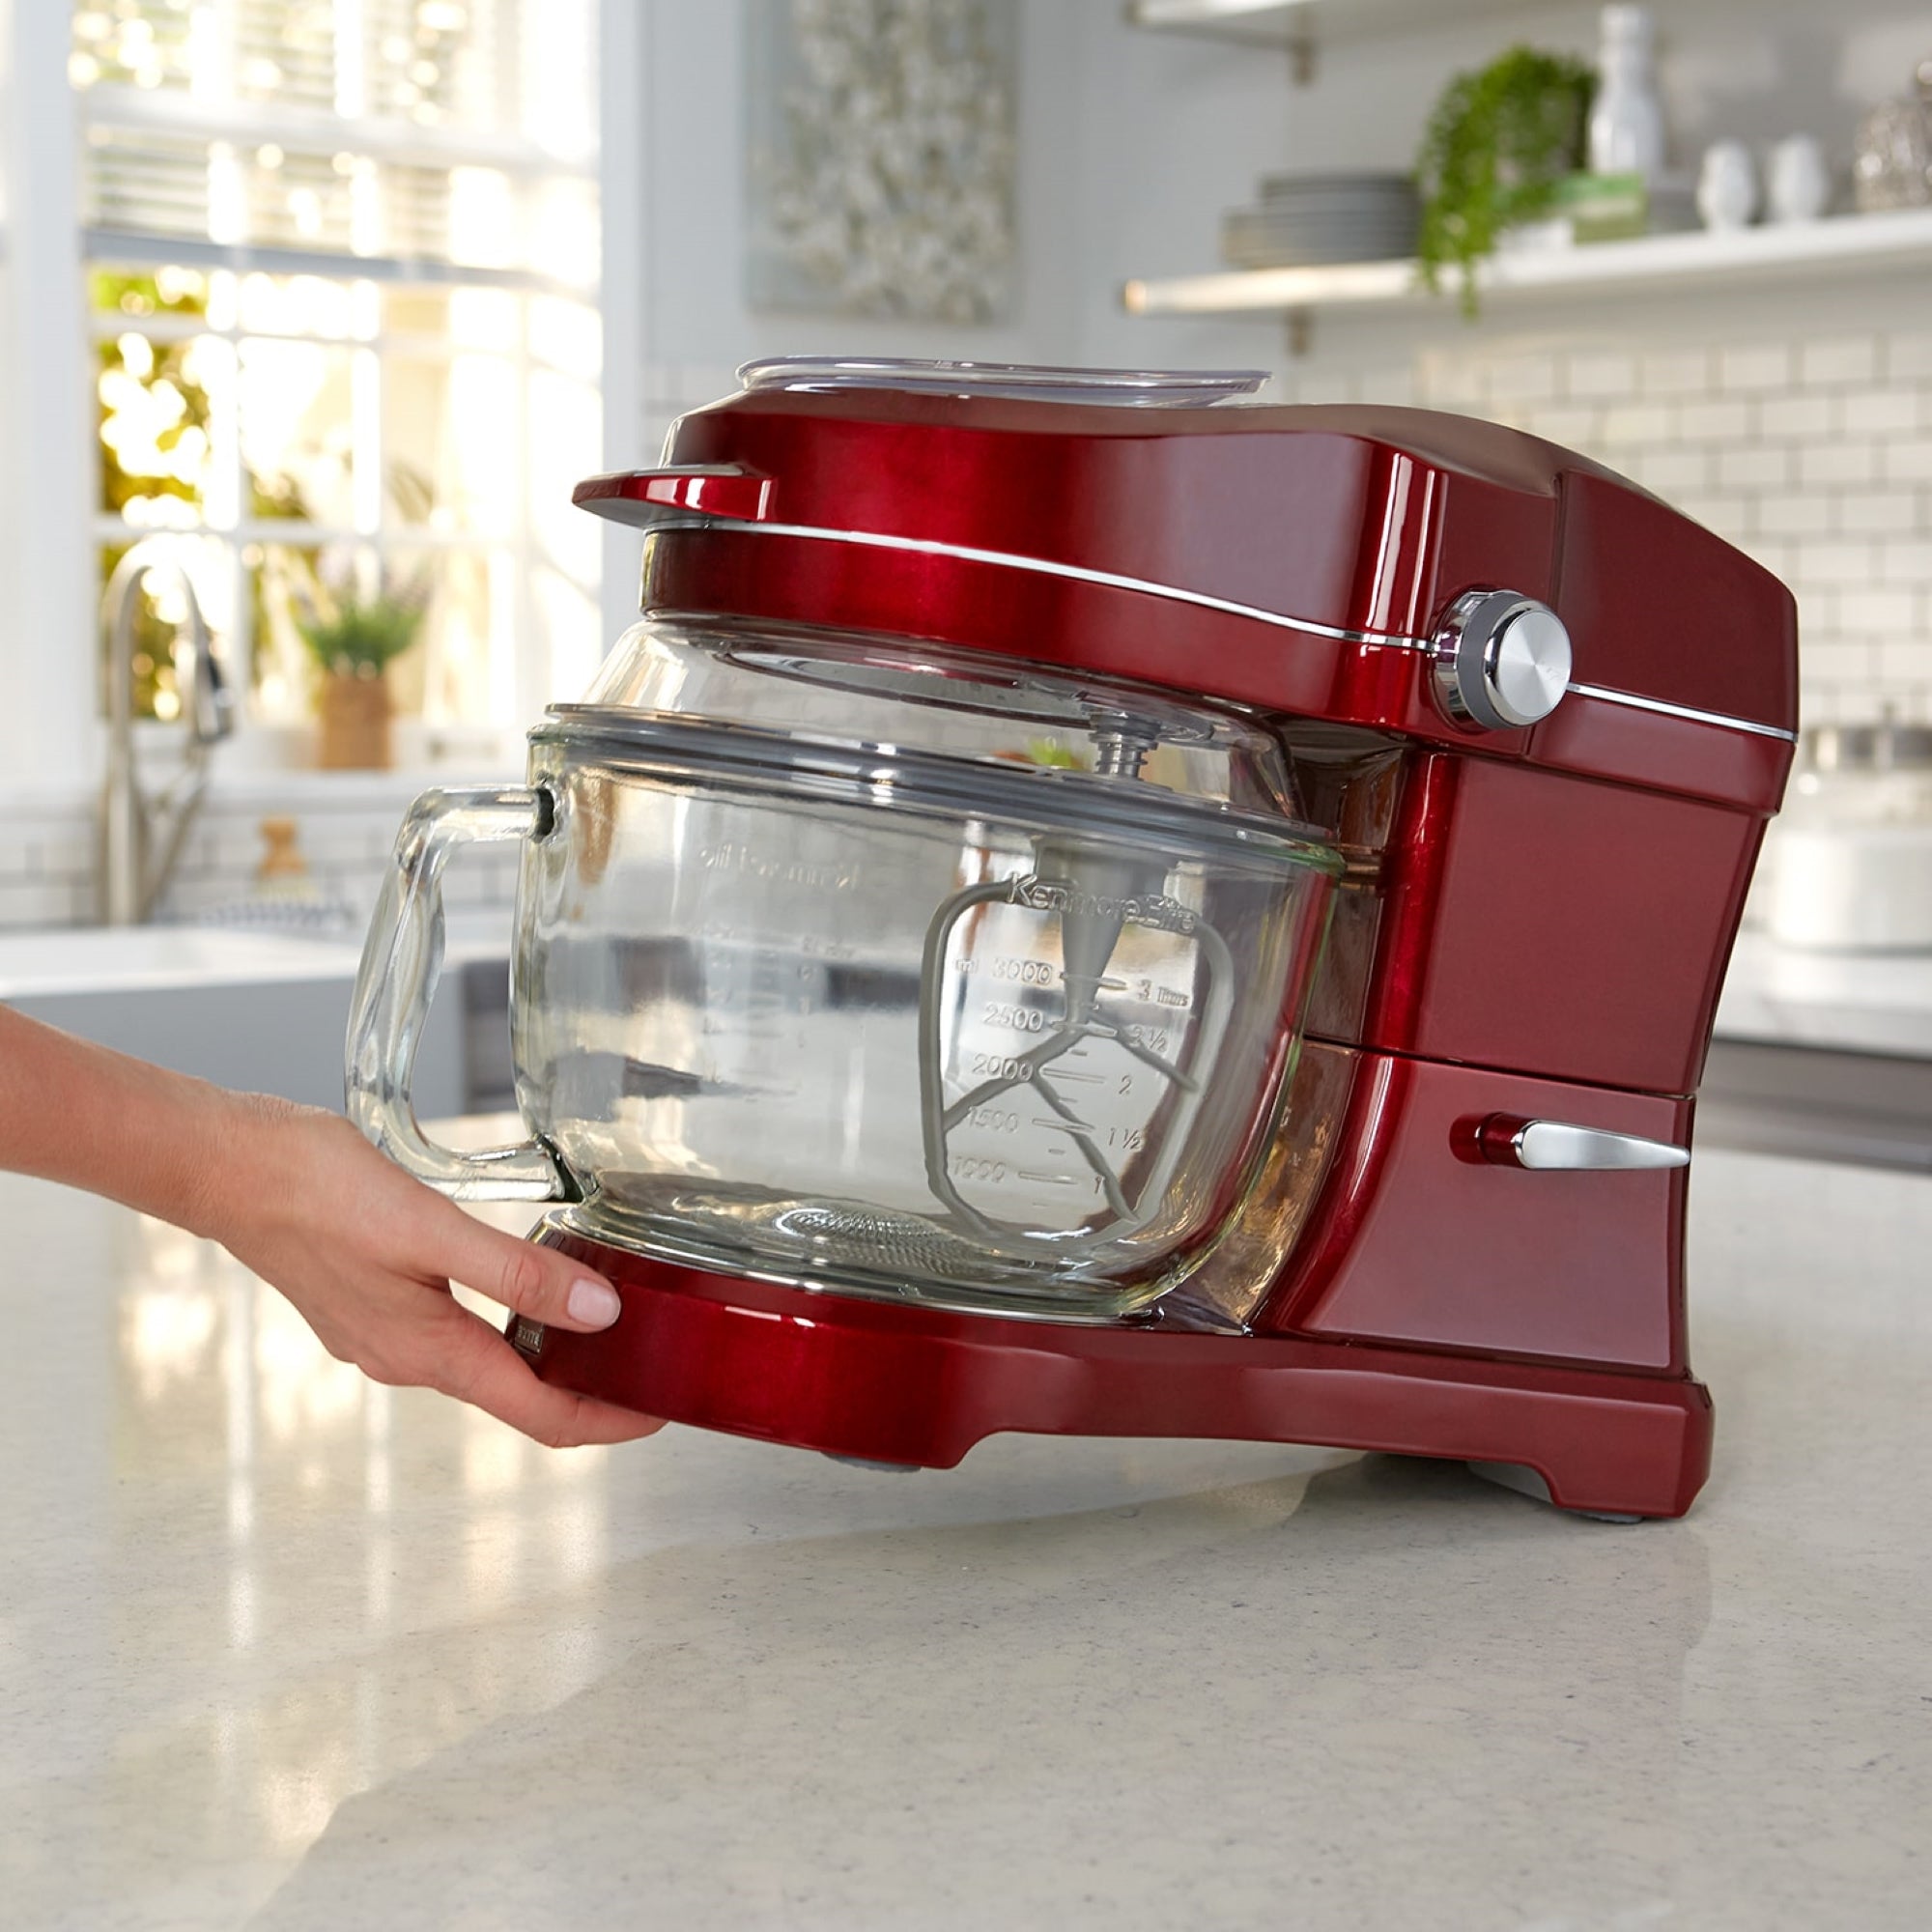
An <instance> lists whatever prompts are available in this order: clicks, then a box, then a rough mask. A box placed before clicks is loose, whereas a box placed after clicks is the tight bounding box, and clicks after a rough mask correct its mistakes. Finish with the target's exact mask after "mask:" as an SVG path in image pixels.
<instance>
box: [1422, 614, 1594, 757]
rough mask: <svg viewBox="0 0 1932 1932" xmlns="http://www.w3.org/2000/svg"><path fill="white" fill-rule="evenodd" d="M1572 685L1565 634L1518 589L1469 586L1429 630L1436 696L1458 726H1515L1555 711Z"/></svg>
mask: <svg viewBox="0 0 1932 1932" xmlns="http://www.w3.org/2000/svg"><path fill="white" fill-rule="evenodd" d="M1569 687H1570V633H1569V632H1568V631H1566V630H1565V629H1564V628H1563V619H1562V618H1561V617H1559V616H1558V615H1557V614H1556V612H1555V611H1552V610H1551V609H1550V608H1549V606H1548V605H1547V604H1539V603H1538V602H1537V601H1536V599H1535V598H1534V597H1525V596H1523V595H1522V594H1521V593H1520V591H1516V590H1470V591H1466V592H1464V594H1463V596H1461V597H1459V598H1457V600H1456V601H1455V603H1453V604H1452V605H1451V606H1450V607H1449V612H1448V615H1447V616H1445V617H1444V618H1443V620H1442V623H1441V627H1440V628H1439V629H1438V630H1437V631H1436V633H1435V696H1436V697H1437V699H1438V700H1439V701H1440V703H1441V705H1442V708H1443V710H1444V711H1446V712H1447V713H1448V714H1449V716H1450V717H1451V718H1453V719H1454V720H1455V721H1456V723H1457V724H1459V725H1480V726H1481V727H1482V728H1483V729H1484V730H1486V731H1510V730H1519V729H1520V728H1521V727H1522V726H1523V725H1535V724H1537V723H1539V722H1540V721H1542V720H1543V719H1545V718H1548V716H1549V714H1550V713H1551V712H1552V711H1554V710H1555V709H1556V706H1557V704H1558V703H1559V702H1560V701H1561V699H1562V696H1563V694H1564V692H1565V691H1567V690H1568V689H1569Z"/></svg>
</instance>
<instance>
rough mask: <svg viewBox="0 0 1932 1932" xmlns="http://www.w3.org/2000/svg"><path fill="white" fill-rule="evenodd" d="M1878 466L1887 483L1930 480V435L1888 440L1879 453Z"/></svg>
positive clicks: (1931, 441) (1925, 481) (1931, 443)
mask: <svg viewBox="0 0 1932 1932" xmlns="http://www.w3.org/2000/svg"><path fill="white" fill-rule="evenodd" d="M1879 468H1880V469H1882V470H1883V471H1884V472H1885V478H1886V481H1887V482H1888V483H1928V482H1932V437H1908V438H1906V439H1904V440H1900V441H1894V442H1888V443H1887V444H1886V445H1885V446H1884V449H1883V450H1882V451H1881V453H1880V460H1879Z"/></svg>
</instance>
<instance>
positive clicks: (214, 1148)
mask: <svg viewBox="0 0 1932 1932" xmlns="http://www.w3.org/2000/svg"><path fill="white" fill-rule="evenodd" d="M197 1088H198V1091H197V1092H195V1093H194V1094H191V1095H190V1096H188V1100H187V1105H188V1107H189V1108H190V1110H191V1115H192V1117H191V1118H190V1119H189V1120H187V1121H186V1122H184V1132H183V1134H182V1137H181V1145H182V1151H183V1162H184V1167H183V1172H182V1173H181V1174H180V1176H179V1177H178V1179H177V1183H176V1197H177V1198H176V1206H175V1207H174V1208H172V1209H171V1210H169V1211H168V1213H167V1216H166V1218H167V1219H169V1220H171V1221H173V1222H175V1223H176V1225H177V1226H179V1227H183V1228H185V1229H186V1230H187V1231H188V1232H189V1233H190V1234H192V1235H199V1236H202V1237H203V1238H204V1239H206V1240H212V1241H219V1242H220V1243H221V1245H222V1246H223V1247H230V1248H232V1247H233V1246H234V1245H235V1243H236V1240H237V1238H238V1236H241V1235H242V1234H243V1233H244V1232H245V1230H246V1229H247V1227H248V1226H249V1224H250V1222H251V1221H252V1220H253V1219H254V1218H255V1217H257V1216H258V1215H259V1214H260V1213H261V1212H262V1211H263V1210H264V1209H266V1208H272V1207H273V1206H274V1205H275V1202H276V1197H277V1196H278V1195H279V1194H280V1193H281V1192H283V1191H285V1190H286V1189H287V1187H288V1185H289V1181H290V1177H289V1173H288V1169H287V1167H286V1165H285V1164H281V1163H279V1161H278V1156H277V1149H278V1148H279V1147H280V1145H281V1144H282V1142H283V1141H284V1139H285V1138H286V1136H287V1131H288V1124H289V1122H290V1120H291V1119H292V1118H293V1117H294V1116H296V1115H298V1114H299V1113H301V1112H302V1111H303V1110H302V1109H300V1108H298V1107H297V1106H296V1105H295V1104H294V1103H293V1102H292V1101H287V1100H278V1099H275V1098H273V1097H272V1096H270V1095H269V1094H234V1093H230V1092H228V1091H227V1090H226V1089H224V1088H220V1087H202V1086H200V1084H199V1083H197Z"/></svg>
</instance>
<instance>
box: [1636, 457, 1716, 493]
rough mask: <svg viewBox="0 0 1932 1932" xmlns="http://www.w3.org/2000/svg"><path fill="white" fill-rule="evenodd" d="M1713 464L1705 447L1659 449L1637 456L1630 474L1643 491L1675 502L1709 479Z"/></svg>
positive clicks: (1700, 487) (1694, 490) (1700, 488)
mask: <svg viewBox="0 0 1932 1932" xmlns="http://www.w3.org/2000/svg"><path fill="white" fill-rule="evenodd" d="M1712 467H1713V466H1712V460H1711V455H1710V452H1709V451H1708V450H1702V449H1685V448H1678V449H1659V450H1655V451H1652V452H1650V453H1648V454H1643V455H1639V456H1638V457H1637V459H1636V461H1635V462H1634V463H1633V464H1632V465H1631V471H1630V473H1631V475H1632V476H1633V477H1634V479H1635V480H1636V481H1637V482H1639V483H1641V484H1642V485H1643V487H1644V488H1645V489H1646V490H1655V491H1656V492H1657V494H1658V495H1659V496H1660V497H1668V498H1669V499H1670V500H1671V501H1672V502H1675V501H1676V500H1677V499H1678V497H1679V495H1680V494H1681V493H1684V492H1690V493H1693V494H1694V493H1695V492H1697V491H1699V490H1702V489H1703V488H1704V487H1705V486H1706V485H1707V484H1708V483H1709V482H1710V480H1711V471H1712Z"/></svg>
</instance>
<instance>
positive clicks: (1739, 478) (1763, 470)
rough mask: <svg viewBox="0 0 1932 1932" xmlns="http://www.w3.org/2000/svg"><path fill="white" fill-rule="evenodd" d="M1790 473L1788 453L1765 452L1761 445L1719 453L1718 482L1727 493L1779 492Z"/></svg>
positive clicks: (1769, 450)
mask: <svg viewBox="0 0 1932 1932" xmlns="http://www.w3.org/2000/svg"><path fill="white" fill-rule="evenodd" d="M1793 469H1794V465H1793V462H1792V454H1791V451H1790V450H1788V449H1767V448H1766V447H1765V446H1764V445H1763V444H1762V443H1746V444H1744V445H1743V446H1741V447H1739V448H1736V449H1724V450H1719V452H1718V480H1719V483H1721V484H1723V485H1724V486H1725V487H1726V488H1728V489H1755V490H1766V489H1782V488H1783V487H1784V486H1785V485H1786V484H1787V483H1789V482H1790V481H1791V479H1792V471H1793Z"/></svg>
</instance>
